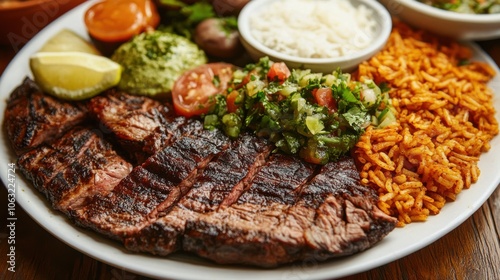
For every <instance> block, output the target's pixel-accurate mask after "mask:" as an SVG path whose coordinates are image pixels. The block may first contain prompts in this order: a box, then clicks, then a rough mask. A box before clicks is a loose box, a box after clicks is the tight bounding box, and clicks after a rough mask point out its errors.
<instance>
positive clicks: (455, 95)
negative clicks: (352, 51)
mask: <svg viewBox="0 0 500 280" xmlns="http://www.w3.org/2000/svg"><path fill="white" fill-rule="evenodd" d="M471 55H472V51H471V50H470V49H469V48H467V47H465V46H463V45H460V44H459V43H457V42H454V41H451V40H448V41H445V40H443V39H440V38H438V37H436V36H434V35H431V34H429V33H426V32H424V31H417V30H414V29H411V28H410V27H408V26H407V25H405V24H403V23H402V22H399V21H397V20H395V21H394V28H393V31H392V34H391V36H390V38H389V41H388V43H387V45H386V46H385V48H384V49H383V50H382V51H381V52H380V53H379V54H378V55H376V56H375V57H373V58H371V59H370V60H369V61H366V62H364V63H362V64H361V65H360V67H359V70H358V71H357V73H354V78H355V79H357V80H363V79H366V78H368V79H372V80H374V81H375V82H376V83H381V82H385V83H387V85H388V86H389V88H390V92H389V95H390V97H391V99H392V103H393V106H394V109H395V112H396V115H397V120H398V121H397V124H395V125H391V126H389V127H386V128H383V129H375V128H373V127H369V128H368V129H367V131H366V133H365V134H364V135H363V136H362V137H361V139H360V141H359V143H358V144H357V146H356V148H355V149H354V157H355V158H356V160H357V161H358V162H359V163H361V164H362V169H361V171H360V174H361V178H362V183H363V184H366V185H369V186H371V187H373V188H375V189H376V190H377V191H378V193H379V202H378V206H379V207H380V209H382V210H383V211H384V212H386V213H387V214H389V215H391V216H394V217H397V218H398V221H399V223H398V226H399V227H403V226H404V225H406V224H409V223H411V222H415V221H425V220H426V219H427V218H428V216H429V215H435V214H438V213H439V212H440V210H441V209H442V208H443V206H444V205H445V203H446V202H447V201H453V200H455V199H456V197H457V195H458V194H459V193H460V192H461V191H462V190H463V189H467V188H469V187H470V186H471V184H473V183H474V182H476V181H477V179H478V176H479V174H480V170H479V168H478V165H477V163H478V161H479V156H480V154H481V153H483V152H486V151H488V150H489V149H490V144H489V142H490V140H491V139H492V138H493V137H494V136H495V135H497V134H498V122H497V120H496V119H495V117H494V115H495V109H494V108H493V101H492V99H493V92H492V90H491V89H490V88H489V87H488V85H487V83H488V81H489V80H490V79H491V78H492V77H493V76H494V75H495V71H494V70H493V69H492V68H491V67H490V66H489V65H488V64H486V63H483V62H471V63H469V64H464V65H460V64H461V62H462V61H464V60H467V59H470V58H471Z"/></svg>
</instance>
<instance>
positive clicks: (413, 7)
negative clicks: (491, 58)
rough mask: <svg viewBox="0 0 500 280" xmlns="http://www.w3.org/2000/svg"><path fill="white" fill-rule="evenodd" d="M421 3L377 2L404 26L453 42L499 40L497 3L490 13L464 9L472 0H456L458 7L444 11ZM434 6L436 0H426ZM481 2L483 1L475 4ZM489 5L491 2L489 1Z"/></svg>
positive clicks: (403, 0) (409, 0) (412, 0)
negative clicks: (403, 22)
mask: <svg viewBox="0 0 500 280" xmlns="http://www.w3.org/2000/svg"><path fill="white" fill-rule="evenodd" d="M421 1H423V0H380V2H381V3H382V4H383V5H385V7H386V8H387V9H388V10H389V12H390V13H391V14H392V15H393V16H396V17H398V18H400V19H401V20H403V21H405V22H406V23H408V24H410V25H412V26H413V27H417V28H420V29H424V30H427V31H430V32H433V33H435V34H438V35H442V36H446V37H449V38H453V39H457V40H489V39H495V38H500V12H499V11H498V9H499V7H500V5H499V4H498V3H499V2H498V1H497V2H496V3H497V4H496V5H495V7H492V8H491V11H490V13H488V12H486V11H483V12H484V13H475V11H474V10H472V9H470V8H467V6H469V4H470V5H472V4H473V2H474V1H472V0H470V1H458V2H457V4H458V5H461V6H460V7H459V8H456V9H451V8H450V10H445V9H441V8H437V7H434V6H431V5H430V4H425V3H422V2H421ZM425 2H429V3H434V2H438V1H435V0H433V1H430V0H426V1H425ZM479 2H482V3H485V1H478V3H479ZM490 2H491V3H493V1H490ZM462 7H463V8H462Z"/></svg>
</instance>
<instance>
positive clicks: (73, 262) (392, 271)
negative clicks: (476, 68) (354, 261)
mask: <svg viewBox="0 0 500 280" xmlns="http://www.w3.org/2000/svg"><path fill="white" fill-rule="evenodd" d="M479 43H480V46H481V47H482V48H483V49H484V50H485V51H486V52H487V53H488V54H490V56H491V57H492V58H493V59H494V60H495V62H496V63H497V65H500V40H490V41H483V42H479ZM14 55H15V52H14V51H12V50H10V49H9V48H8V47H0V73H2V72H3V70H4V69H5V67H6V66H7V64H8V63H9V61H10V60H11V59H12V57H13V56H14ZM2 94H4V93H2ZM497 94H500V93H497ZM497 96H498V95H497ZM497 98H499V97H497ZM2 102H4V101H3V100H2ZM497 109H498V110H500V108H497ZM2 113H3V112H2ZM463 195H467V193H463ZM0 200H1V201H2V203H0V204H1V205H2V207H4V209H2V210H1V211H0V220H1V221H2V223H4V222H5V221H7V211H6V210H7V209H6V208H7V206H6V204H7V202H6V201H7V191H6V189H5V187H1V188H0ZM16 217H17V223H16V229H15V239H16V251H15V254H16V272H15V273H12V272H10V271H8V270H7V268H8V264H7V258H8V256H7V254H9V252H8V250H9V245H8V231H7V230H8V229H7V227H6V225H2V227H1V228H0V279H22V280H24V279H40V280H44V279H116V280H139V279H148V278H146V277H143V276H140V275H136V274H133V273H130V272H127V271H125V270H122V269H120V268H115V267H113V266H110V265H107V264H104V263H102V262H99V261H97V260H95V259H93V258H91V257H89V256H86V255H84V254H82V253H80V252H79V251H77V250H75V249H73V248H71V247H69V246H67V245H66V244H64V243H63V242H61V241H60V240H58V239H57V238H55V237H54V236H52V235H51V234H49V233H48V232H46V231H45V230H44V229H43V228H42V227H40V226H39V225H38V224H37V223H36V222H35V221H34V220H32V219H31V217H30V216H29V215H28V214H26V213H25V212H24V211H23V210H22V209H21V208H20V207H17V208H16ZM396 230H397V229H396ZM207 278H209V275H207ZM343 279H344V280H352V279H415V280H417V279H418V280H421V279H440V280H447V279H450V280H451V279H471V280H475V279H479V280H481V279H486V280H490V279H500V187H497V189H496V191H495V192H494V193H493V195H492V196H491V197H490V198H489V199H488V201H487V202H486V203H484V205H483V206H482V207H481V208H480V209H479V210H478V211H477V212H476V213H475V214H474V215H472V216H471V217H470V218H469V219H467V220H466V221H465V222H464V223H463V224H462V225H460V226H458V227H457V228H456V229H455V230H453V231H451V232H450V233H449V234H447V235H445V236H444V237H443V238H441V239H439V240H437V241H436V242H434V243H432V244H431V245H429V246H427V247H425V248H423V249H421V250H419V251H417V252H415V253H413V254H411V255H408V256H406V257H404V258H402V259H399V260H397V261H394V262H391V263H389V264H386V265H383V266H381V267H378V268H375V269H372V270H369V271H366V272H363V273H360V274H356V275H352V276H349V277H346V278H343Z"/></svg>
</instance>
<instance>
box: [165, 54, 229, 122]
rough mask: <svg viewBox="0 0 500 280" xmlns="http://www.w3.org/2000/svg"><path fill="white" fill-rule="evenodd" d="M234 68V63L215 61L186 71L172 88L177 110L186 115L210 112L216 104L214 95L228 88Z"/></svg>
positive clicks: (178, 112) (179, 113)
mask: <svg viewBox="0 0 500 280" xmlns="http://www.w3.org/2000/svg"><path fill="white" fill-rule="evenodd" d="M233 69H234V65H232V64H229V63H223V62H215V63H208V64H204V65H201V66H198V67H196V68H194V69H191V70H188V71H186V72H184V74H182V75H181V76H180V77H179V78H178V79H177V80H176V81H175V83H174V87H173V88H172V101H173V103H174V109H175V112H176V113H177V114H178V115H182V116H186V117H192V116H199V115H202V114H206V113H208V112H209V111H210V109H212V107H213V106H214V105H215V100H214V98H212V97H213V96H214V95H216V94H220V93H224V92H225V90H226V89H227V88H228V85H229V83H230V81H231V79H232V78H233Z"/></svg>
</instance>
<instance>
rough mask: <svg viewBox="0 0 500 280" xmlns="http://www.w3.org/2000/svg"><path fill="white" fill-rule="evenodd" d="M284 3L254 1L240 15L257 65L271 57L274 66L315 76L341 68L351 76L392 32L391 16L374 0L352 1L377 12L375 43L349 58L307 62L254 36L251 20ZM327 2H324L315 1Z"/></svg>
mask: <svg viewBox="0 0 500 280" xmlns="http://www.w3.org/2000/svg"><path fill="white" fill-rule="evenodd" d="M277 1H282V0H252V1H250V2H249V3H248V4H247V5H246V6H245V7H244V8H243V10H242V11H241V13H240V14H239V16H238V29H239V32H240V39H241V42H242V44H243V46H244V47H245V49H246V50H247V52H248V54H249V55H250V57H251V58H252V59H253V60H254V61H257V60H258V59H259V58H261V57H264V56H268V57H269V58H270V59H271V60H273V61H275V62H285V63H286V64H287V66H288V67H290V68H302V69H311V70H312V71H313V72H322V73H331V72H332V71H334V70H336V69H338V68H340V69H342V71H343V72H351V71H353V70H355V69H356V67H357V66H358V65H359V63H361V62H362V61H365V60H367V59H369V58H371V57H372V56H373V55H375V54H376V53H378V52H379V51H380V50H381V49H382V48H383V47H384V46H385V43H386V42H387V40H388V38H389V35H390V33H391V30H392V20H391V15H390V14H389V12H388V11H387V9H386V8H385V7H384V6H383V5H381V4H380V3H379V2H377V1H375V0H350V1H351V3H352V4H353V6H354V7H357V6H358V5H361V4H363V5H365V6H366V7H367V8H369V9H371V10H373V11H374V16H375V17H376V18H375V21H376V32H375V36H374V38H373V41H372V43H371V44H370V45H369V46H368V47H367V48H365V49H363V50H360V51H358V52H355V53H351V54H349V55H345V56H340V57H334V58H304V57H297V56H291V55H288V54H284V53H280V52H278V51H276V50H273V49H271V48H269V47H267V46H265V45H264V44H262V43H261V42H259V41H258V40H256V39H255V37H254V36H252V33H251V26H250V23H249V22H250V17H251V15H253V14H255V13H256V12H259V11H261V9H269V6H270V5H271V4H272V3H274V2H277ZM312 1H324V0H312Z"/></svg>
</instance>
